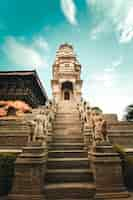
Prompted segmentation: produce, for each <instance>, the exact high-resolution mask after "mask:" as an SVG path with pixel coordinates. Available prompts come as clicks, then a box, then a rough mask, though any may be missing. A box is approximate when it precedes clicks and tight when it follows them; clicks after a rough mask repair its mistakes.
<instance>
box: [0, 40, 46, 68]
mask: <svg viewBox="0 0 133 200" xmlns="http://www.w3.org/2000/svg"><path fill="white" fill-rule="evenodd" d="M2 49H3V51H4V53H5V54H6V55H7V57H8V59H9V60H10V62H11V63H12V64H14V65H18V66H27V67H33V68H40V67H45V66H47V61H46V60H45V58H44V57H42V56H41V54H40V53H39V52H38V51H36V49H34V48H33V47H32V44H31V45H26V44H25V43H24V42H23V40H19V39H15V38H14V37H7V38H6V39H5V43H4V44H3V48H2Z"/></svg>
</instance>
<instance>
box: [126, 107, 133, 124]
mask: <svg viewBox="0 0 133 200" xmlns="http://www.w3.org/2000/svg"><path fill="white" fill-rule="evenodd" d="M124 119H125V120H126V121H133V104H130V105H128V106H127V107H126V113H125V116H124Z"/></svg>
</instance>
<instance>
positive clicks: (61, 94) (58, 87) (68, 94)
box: [52, 44, 82, 103]
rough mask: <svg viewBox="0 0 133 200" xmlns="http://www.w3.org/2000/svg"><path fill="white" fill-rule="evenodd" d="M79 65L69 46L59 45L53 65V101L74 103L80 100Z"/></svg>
mask: <svg viewBox="0 0 133 200" xmlns="http://www.w3.org/2000/svg"><path fill="white" fill-rule="evenodd" d="M80 73H81V65H80V64H79V62H78V60H77V58H76V56H75V54H74V50H73V47H72V46H71V45H69V44H62V45H60V47H59V49H58V51H57V53H56V58H55V62H54V64H53V80H52V93H53V98H54V100H55V101H56V102H57V103H59V102H60V101H75V102H79V101H80V99H81V89H82V80H81V79H80Z"/></svg>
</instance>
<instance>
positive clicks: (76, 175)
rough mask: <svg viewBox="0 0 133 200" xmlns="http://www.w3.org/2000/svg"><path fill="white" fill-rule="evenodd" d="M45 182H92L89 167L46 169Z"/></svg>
mask: <svg viewBox="0 0 133 200" xmlns="http://www.w3.org/2000/svg"><path fill="white" fill-rule="evenodd" d="M45 181H46V183H66V182H79V183H80V182H88V183H89V182H93V181H94V180H93V173H92V170H90V169H88V168H87V169H51V170H48V171H47V174H46V178H45Z"/></svg>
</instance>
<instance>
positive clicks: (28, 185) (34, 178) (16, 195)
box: [8, 144, 47, 200]
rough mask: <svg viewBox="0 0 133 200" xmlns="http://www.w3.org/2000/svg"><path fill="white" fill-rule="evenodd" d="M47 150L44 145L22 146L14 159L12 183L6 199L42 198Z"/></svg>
mask: <svg viewBox="0 0 133 200" xmlns="http://www.w3.org/2000/svg"><path fill="white" fill-rule="evenodd" d="M46 160H47V152H46V148H45V146H41V145H37V144H34V145H32V146H28V147H24V148H23V152H22V153H21V154H20V155H19V156H18V158H17V160H16V169H15V170H16V173H15V178H14V184H13V188H12V191H11V193H10V194H9V196H8V200H44V199H45V197H44V194H43V187H44V176H45V169H46Z"/></svg>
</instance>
